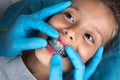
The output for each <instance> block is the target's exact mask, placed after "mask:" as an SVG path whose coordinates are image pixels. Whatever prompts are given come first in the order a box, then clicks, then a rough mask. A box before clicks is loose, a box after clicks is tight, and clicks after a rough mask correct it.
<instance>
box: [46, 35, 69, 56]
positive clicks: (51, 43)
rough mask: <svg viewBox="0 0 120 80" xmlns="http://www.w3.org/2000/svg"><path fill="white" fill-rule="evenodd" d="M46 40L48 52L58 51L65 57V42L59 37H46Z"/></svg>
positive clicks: (54, 52)
mask: <svg viewBox="0 0 120 80" xmlns="http://www.w3.org/2000/svg"><path fill="white" fill-rule="evenodd" d="M47 41H48V46H47V49H48V50H49V52H51V53H52V54H56V53H58V54H60V55H62V56H63V57H67V54H66V53H65V46H66V44H65V43H64V42H63V41H62V39H61V38H59V39H53V38H50V37H48V39H47Z"/></svg>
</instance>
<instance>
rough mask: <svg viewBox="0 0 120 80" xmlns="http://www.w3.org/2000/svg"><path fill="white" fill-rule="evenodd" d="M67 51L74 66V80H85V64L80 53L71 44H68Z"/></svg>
mask: <svg viewBox="0 0 120 80" xmlns="http://www.w3.org/2000/svg"><path fill="white" fill-rule="evenodd" d="M66 53H67V55H68V57H69V58H70V60H71V62H72V64H73V66H74V80H83V75H84V71H85V65H84V63H83V61H82V59H81V58H80V56H79V55H78V53H77V52H76V51H75V50H74V49H73V48H72V47H70V46H66Z"/></svg>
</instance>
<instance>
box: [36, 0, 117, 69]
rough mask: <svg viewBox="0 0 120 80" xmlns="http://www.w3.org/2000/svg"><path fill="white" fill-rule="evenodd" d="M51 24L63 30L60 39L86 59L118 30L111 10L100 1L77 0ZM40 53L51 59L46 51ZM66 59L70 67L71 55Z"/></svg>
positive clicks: (64, 60) (56, 16)
mask: <svg viewBox="0 0 120 80" xmlns="http://www.w3.org/2000/svg"><path fill="white" fill-rule="evenodd" d="M48 23H49V24H50V25H51V26H53V27H54V28H55V29H56V30H58V31H59V32H60V40H61V39H62V42H63V43H64V44H65V45H70V46H72V47H73V48H74V49H75V50H76V51H77V52H78V54H79V56H80V57H81V58H82V60H83V61H84V62H87V61H88V60H89V59H90V58H91V57H92V56H93V55H94V54H95V52H96V50H97V49H98V47H99V46H100V45H105V44H106V43H107V41H108V40H109V39H111V38H112V35H113V32H114V29H115V20H114V17H113V16H112V14H111V13H110V10H109V9H108V8H107V7H106V6H105V5H103V4H102V3H100V2H98V1H97V0H76V1H75V2H73V5H72V6H71V7H69V8H68V9H66V10H65V11H63V12H61V13H59V14H56V15H54V16H53V17H51V18H50V20H49V21H48ZM37 52H38V53H39V52H40V51H37ZM43 52H44V50H43ZM36 55H37V56H38V58H39V59H40V61H42V59H41V58H43V56H44V57H45V55H46V58H47V54H44V53H43V54H42V53H41V54H36ZM49 58H50V59H51V57H49ZM43 60H44V59H43ZM63 62H64V63H65V65H66V66H67V67H68V66H69V65H70V64H69V63H70V62H69V60H68V59H67V57H65V59H63ZM43 63H45V62H44V61H43ZM66 66H65V67H66Z"/></svg>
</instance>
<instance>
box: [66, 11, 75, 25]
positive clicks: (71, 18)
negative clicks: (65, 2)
mask: <svg viewBox="0 0 120 80" xmlns="http://www.w3.org/2000/svg"><path fill="white" fill-rule="evenodd" d="M64 14H65V16H66V17H67V18H68V19H69V20H70V21H71V22H72V23H74V19H73V17H72V15H71V14H70V13H68V12H65V13H64Z"/></svg>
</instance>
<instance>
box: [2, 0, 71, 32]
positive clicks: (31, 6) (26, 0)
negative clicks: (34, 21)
mask: <svg viewBox="0 0 120 80" xmlns="http://www.w3.org/2000/svg"><path fill="white" fill-rule="evenodd" d="M63 1H70V0H21V1H19V2H17V3H15V4H13V5H11V6H10V7H9V8H8V9H7V10H6V12H5V13H4V15H3V17H2V19H0V30H1V29H5V28H9V26H10V25H12V24H13V23H14V22H15V20H16V18H17V17H18V16H19V15H26V14H31V13H33V12H36V11H38V10H40V9H43V8H45V7H48V6H51V5H54V4H57V3H60V2H63Z"/></svg>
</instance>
